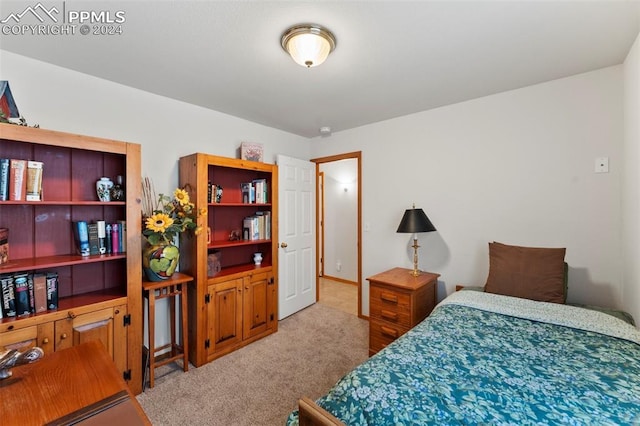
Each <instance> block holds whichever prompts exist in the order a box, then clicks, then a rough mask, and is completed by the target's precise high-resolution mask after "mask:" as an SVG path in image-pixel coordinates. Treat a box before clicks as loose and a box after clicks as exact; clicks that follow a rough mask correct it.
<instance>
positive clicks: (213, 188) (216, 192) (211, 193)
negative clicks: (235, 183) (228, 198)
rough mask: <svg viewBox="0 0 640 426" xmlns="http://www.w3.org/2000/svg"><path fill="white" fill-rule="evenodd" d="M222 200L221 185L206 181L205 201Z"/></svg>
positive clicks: (218, 201)
mask: <svg viewBox="0 0 640 426" xmlns="http://www.w3.org/2000/svg"><path fill="white" fill-rule="evenodd" d="M221 202H222V186H220V185H217V184H215V183H211V182H209V183H208V186H207V203H221Z"/></svg>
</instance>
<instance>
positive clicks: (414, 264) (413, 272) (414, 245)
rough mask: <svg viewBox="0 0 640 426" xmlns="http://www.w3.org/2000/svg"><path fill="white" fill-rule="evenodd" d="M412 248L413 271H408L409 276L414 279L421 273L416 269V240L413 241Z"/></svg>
mask: <svg viewBox="0 0 640 426" xmlns="http://www.w3.org/2000/svg"><path fill="white" fill-rule="evenodd" d="M412 247H413V271H410V272H409V273H410V274H411V275H413V276H414V277H417V276H419V275H420V274H421V273H422V271H420V270H419V269H418V248H419V247H420V246H419V245H418V239H417V238H414V239H413V246H412Z"/></svg>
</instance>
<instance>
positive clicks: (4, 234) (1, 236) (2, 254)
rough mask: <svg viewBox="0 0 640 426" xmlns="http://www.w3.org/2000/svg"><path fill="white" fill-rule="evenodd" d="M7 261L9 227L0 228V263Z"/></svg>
mask: <svg viewBox="0 0 640 426" xmlns="http://www.w3.org/2000/svg"><path fill="white" fill-rule="evenodd" d="M7 262H9V229H7V228H0V265H2V264H4V263H7Z"/></svg>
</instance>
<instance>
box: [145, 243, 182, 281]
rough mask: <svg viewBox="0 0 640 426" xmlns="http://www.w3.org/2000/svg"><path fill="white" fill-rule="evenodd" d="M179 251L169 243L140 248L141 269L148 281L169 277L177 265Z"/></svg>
mask: <svg viewBox="0 0 640 426" xmlns="http://www.w3.org/2000/svg"><path fill="white" fill-rule="evenodd" d="M179 259H180V251H179V250H178V247H176V246H174V245H173V244H169V243H162V244H155V245H149V246H147V247H146V248H144V249H143V250H142V269H143V270H144V274H145V275H146V277H147V280H149V281H163V280H166V279H169V278H170V277H171V275H173V273H174V272H175V271H176V268H177V267H178V261H179Z"/></svg>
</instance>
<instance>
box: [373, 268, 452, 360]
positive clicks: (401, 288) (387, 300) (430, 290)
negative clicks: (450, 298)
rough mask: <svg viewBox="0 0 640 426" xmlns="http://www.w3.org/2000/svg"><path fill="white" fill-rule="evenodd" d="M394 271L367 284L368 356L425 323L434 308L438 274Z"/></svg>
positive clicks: (399, 269) (384, 273) (387, 272)
mask: <svg viewBox="0 0 640 426" xmlns="http://www.w3.org/2000/svg"><path fill="white" fill-rule="evenodd" d="M411 272H412V270H411V269H405V268H393V269H390V270H388V271H386V272H382V273H380V274H377V275H374V276H372V277H369V278H367V280H368V281H369V356H371V355H373V354H375V353H377V352H378V351H380V350H381V349H383V348H384V347H385V346H387V345H388V344H389V343H391V342H393V341H394V340H396V339H397V338H398V337H400V336H402V335H403V334H404V333H406V332H407V331H409V329H411V328H412V327H414V326H415V325H416V324H418V323H419V322H420V321H422V320H423V319H425V318H426V317H427V315H429V314H430V313H431V311H432V310H433V308H434V307H435V305H436V283H437V281H438V277H439V276H440V274H433V273H430V272H422V273H421V274H420V275H418V276H417V277H414V276H413V275H412V274H411Z"/></svg>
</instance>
